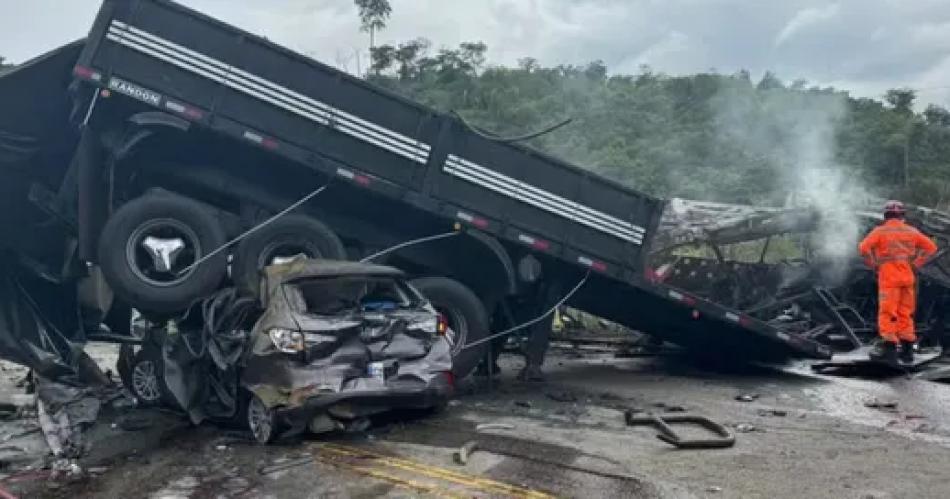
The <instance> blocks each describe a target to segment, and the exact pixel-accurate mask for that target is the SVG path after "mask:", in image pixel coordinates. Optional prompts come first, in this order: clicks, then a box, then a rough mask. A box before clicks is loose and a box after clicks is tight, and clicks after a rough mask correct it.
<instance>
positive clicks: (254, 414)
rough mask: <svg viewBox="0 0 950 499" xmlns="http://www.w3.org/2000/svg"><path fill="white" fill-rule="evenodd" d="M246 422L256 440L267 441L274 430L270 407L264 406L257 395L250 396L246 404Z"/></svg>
mask: <svg viewBox="0 0 950 499" xmlns="http://www.w3.org/2000/svg"><path fill="white" fill-rule="evenodd" d="M247 423H248V426H249V427H250V429H251V433H252V434H253V435H254V438H255V439H256V440H257V441H258V442H261V443H267V442H268V441H269V440H270V436H271V433H272V432H273V431H274V421H273V419H272V417H271V411H270V409H268V408H267V407H265V406H264V403H263V402H261V399H259V398H258V397H257V396H253V397H251V401H250V403H249V404H248V406H247Z"/></svg>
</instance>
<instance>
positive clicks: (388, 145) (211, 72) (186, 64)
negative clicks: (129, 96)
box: [107, 33, 428, 163]
mask: <svg viewBox="0 0 950 499" xmlns="http://www.w3.org/2000/svg"><path fill="white" fill-rule="evenodd" d="M107 38H109V39H110V40H112V41H115V42H117V43H121V44H122V45H125V46H128V47H130V48H133V49H135V50H138V51H139V52H142V53H145V54H146V55H150V56H152V57H155V58H157V59H160V60H163V61H165V62H168V63H170V64H173V65H176V66H179V67H181V68H183V69H187V70H189V71H191V72H193V73H196V74H199V75H201V76H204V77H205V78H208V79H211V80H212V81H215V82H218V83H222V84H224V85H227V86H229V87H231V88H234V89H235V90H238V91H241V92H244V93H246V94H248V95H251V96H252V97H255V98H257V99H260V100H263V101H265V102H268V103H270V104H273V105H275V106H277V107H281V108H283V109H286V110H288V111H291V112H293V113H295V114H298V115H300V116H303V117H305V118H308V119H310V120H312V121H316V122H317V123H320V124H322V125H327V126H331V122H330V117H328V116H325V115H322V114H316V113H317V112H320V111H317V112H315V111H314V110H313V109H309V110H304V109H301V108H303V107H305V106H303V105H301V104H299V103H296V102H293V101H289V99H288V98H287V97H282V96H279V95H272V94H266V93H262V92H261V91H260V87H259V86H256V85H254V84H251V83H245V82H241V81H236V80H234V79H232V78H231V77H230V76H229V75H228V74H227V72H225V71H224V70H221V69H216V68H209V67H207V66H204V65H199V66H197V67H196V66H195V65H194V63H193V62H192V61H181V60H179V59H178V58H177V57H178V56H177V55H175V54H171V53H169V52H168V49H167V48H162V47H157V46H155V45H149V46H143V45H142V44H141V43H142V42H141V41H139V40H137V39H136V40H133V39H131V37H130V36H129V35H123V36H121V37H120V36H117V35H115V34H112V33H110V34H109V35H107ZM248 87H252V88H248ZM333 118H335V117H333ZM332 125H333V128H335V129H338V130H340V131H342V132H344V133H346V134H348V135H351V136H353V137H356V138H358V139H360V140H363V141H365V142H369V143H371V144H373V145H376V146H377V147H381V148H383V149H386V150H388V151H390V152H393V153H395V154H399V155H401V156H404V157H407V158H409V159H411V160H413V161H416V162H419V163H425V162H426V158H427V156H428V153H422V151H419V150H414V149H411V148H410V146H408V145H406V144H402V143H400V144H393V143H392V142H387V141H384V140H383V139H381V138H380V137H378V136H377V135H375V134H372V132H370V133H371V135H367V134H366V133H364V132H366V131H365V130H362V129H354V128H355V127H353V125H352V124H350V123H347V122H342V121H334V122H333V123H332Z"/></svg>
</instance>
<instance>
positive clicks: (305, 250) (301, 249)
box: [257, 239, 323, 269]
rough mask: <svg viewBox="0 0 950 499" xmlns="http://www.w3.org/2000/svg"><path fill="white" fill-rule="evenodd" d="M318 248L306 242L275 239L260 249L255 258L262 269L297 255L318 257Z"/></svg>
mask: <svg viewBox="0 0 950 499" xmlns="http://www.w3.org/2000/svg"><path fill="white" fill-rule="evenodd" d="M321 256H323V255H322V254H321V253H320V250H319V249H318V248H317V247H316V246H314V245H313V244H310V243H307V242H298V241H289V240H280V239H278V240H276V241H273V242H271V243H270V244H268V245H267V246H265V247H264V249H263V250H262V251H261V253H260V256H259V257H258V259H257V268H259V269H263V268H264V267H267V266H268V265H275V264H279V263H284V262H287V261H289V260H293V259H294V258H297V257H303V258H320V257H321Z"/></svg>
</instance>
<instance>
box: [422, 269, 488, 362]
mask: <svg viewBox="0 0 950 499" xmlns="http://www.w3.org/2000/svg"><path fill="white" fill-rule="evenodd" d="M412 285H413V287H415V288H416V289H417V290H418V291H419V292H420V293H422V295H423V296H425V297H426V298H427V299H428V300H429V302H431V303H432V306H433V307H434V308H435V309H436V311H437V312H439V313H440V314H442V316H443V317H445V320H446V321H447V322H448V324H449V329H450V330H451V331H452V334H453V337H452V338H450V339H451V344H452V374H454V375H455V377H456V378H457V379H462V378H464V377H466V376H468V375H469V374H471V372H472V371H473V370H474V369H475V366H476V365H478V363H479V361H481V360H482V358H483V357H484V356H485V352H486V349H487V348H488V345H487V343H482V344H480V345H478V346H474V347H469V345H471V344H472V343H474V342H477V341H479V340H482V339H484V338H486V337H488V335H489V325H488V324H489V323H488V313H487V312H486V311H485V306H484V305H483V304H482V301H481V300H480V299H479V298H478V295H476V294H475V293H474V292H472V290H470V289H468V288H467V287H466V286H465V285H464V284H462V283H460V282H458V281H454V280H452V279H448V278H445V277H424V278H421V279H415V280H413V281H412Z"/></svg>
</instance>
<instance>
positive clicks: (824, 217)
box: [653, 199, 950, 352]
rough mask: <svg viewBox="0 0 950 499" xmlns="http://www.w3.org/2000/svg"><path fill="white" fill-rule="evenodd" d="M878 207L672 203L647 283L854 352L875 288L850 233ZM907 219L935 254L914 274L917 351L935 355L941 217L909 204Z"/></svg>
mask: <svg viewBox="0 0 950 499" xmlns="http://www.w3.org/2000/svg"><path fill="white" fill-rule="evenodd" d="M881 206H883V201H877V200H872V201H869V202H868V203H867V204H866V207H865V209H845V210H842V211H841V212H839V213H822V212H819V211H817V210H814V209H811V208H788V209H782V208H766V207H752V206H741V205H729V204H721V203H711V202H700V201H687V200H682V199H674V200H672V201H671V203H670V208H669V209H668V210H667V211H666V212H665V214H664V219H663V222H662V229H661V232H660V233H661V236H660V237H659V238H658V244H657V246H656V247H655V251H654V253H653V265H654V267H655V268H656V269H657V270H656V274H657V279H660V280H662V281H664V282H667V283H669V284H671V285H673V286H676V287H678V288H681V289H684V290H687V291H689V292H691V293H696V294H697V295H699V296H703V297H706V298H708V299H711V300H715V301H717V302H720V303H723V304H726V305H728V306H730V307H733V308H735V309H737V310H739V311H741V312H743V313H745V314H748V315H750V316H753V317H756V318H757V319H759V320H762V321H765V322H767V323H769V324H772V325H775V326H776V327H778V328H780V329H782V330H785V331H788V332H789V333H793V334H799V335H802V336H804V337H807V338H809V339H814V340H816V341H820V342H822V343H824V344H826V345H829V346H830V347H832V348H833V349H834V350H835V351H836V352H848V351H853V350H856V349H860V348H862V347H864V346H867V345H869V344H870V343H872V342H873V341H874V340H876V339H877V332H876V330H877V310H878V309H877V282H876V276H875V274H874V270H873V269H871V268H869V267H868V266H867V265H866V264H865V263H864V262H863V261H862V260H861V258H860V257H859V256H858V254H857V242H858V239H855V237H854V236H857V237H858V238H860V237H863V236H864V235H865V234H867V233H868V232H869V231H870V230H871V229H872V228H873V227H874V226H875V225H877V224H879V223H881V221H882V220H883V218H882V216H881V214H880V209H881ZM907 221H908V223H910V224H911V225H913V226H914V227H917V228H918V229H920V230H921V231H922V232H924V233H925V234H926V235H928V236H929V237H931V238H932V239H933V240H934V241H935V242H937V244H938V246H939V247H940V250H939V251H938V253H937V254H936V255H935V256H934V257H933V258H932V259H931V260H930V261H929V262H928V263H927V264H926V265H925V266H923V267H922V268H921V269H919V271H918V277H919V282H918V296H919V300H918V307H917V313H916V316H915V322H916V324H917V325H916V328H917V332H918V337H919V343H920V345H919V347H920V348H923V349H926V348H931V347H933V348H940V347H942V346H943V345H946V343H947V341H948V339H950V338H948V332H947V331H946V320H947V318H946V313H945V310H946V309H947V304H948V300H950V260H948V258H947V248H948V244H950V214H947V213H943V212H940V211H937V210H933V209H930V208H926V207H920V206H909V207H908V213H907ZM826 230H830V231H834V234H831V235H830V236H832V237H833V238H834V243H833V247H828V244H827V242H826V241H828V240H829V239H830V237H829V235H827V234H823V233H822V232H823V231H826ZM848 234H852V236H851V237H849V236H848Z"/></svg>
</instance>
